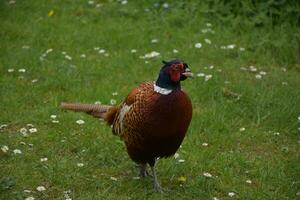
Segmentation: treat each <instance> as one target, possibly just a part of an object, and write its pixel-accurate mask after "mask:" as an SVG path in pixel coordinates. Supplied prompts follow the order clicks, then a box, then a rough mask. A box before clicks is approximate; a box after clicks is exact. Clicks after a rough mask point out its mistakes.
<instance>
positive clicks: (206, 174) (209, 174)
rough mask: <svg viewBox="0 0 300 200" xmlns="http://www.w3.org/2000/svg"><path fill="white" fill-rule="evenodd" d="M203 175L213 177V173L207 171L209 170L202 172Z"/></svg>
mask: <svg viewBox="0 0 300 200" xmlns="http://www.w3.org/2000/svg"><path fill="white" fill-rule="evenodd" d="M203 176H205V177H207V178H212V177H213V175H211V173H209V172H204V173H203Z"/></svg>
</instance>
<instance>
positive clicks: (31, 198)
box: [25, 196, 35, 200]
mask: <svg viewBox="0 0 300 200" xmlns="http://www.w3.org/2000/svg"><path fill="white" fill-rule="evenodd" d="M25 200H35V198H34V197H32V196H30V197H26V198H25Z"/></svg>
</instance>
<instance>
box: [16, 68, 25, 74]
mask: <svg viewBox="0 0 300 200" xmlns="http://www.w3.org/2000/svg"><path fill="white" fill-rule="evenodd" d="M18 72H21V73H25V72H26V69H24V68H22V69H18Z"/></svg>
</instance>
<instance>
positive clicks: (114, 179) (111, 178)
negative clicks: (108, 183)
mask: <svg viewBox="0 0 300 200" xmlns="http://www.w3.org/2000/svg"><path fill="white" fill-rule="evenodd" d="M110 180H113V181H117V180H118V179H117V178H115V177H113V176H111V177H110Z"/></svg>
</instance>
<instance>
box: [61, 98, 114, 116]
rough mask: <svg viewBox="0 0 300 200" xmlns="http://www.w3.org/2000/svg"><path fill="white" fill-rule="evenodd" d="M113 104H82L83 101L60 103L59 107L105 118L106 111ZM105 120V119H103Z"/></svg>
mask: <svg viewBox="0 0 300 200" xmlns="http://www.w3.org/2000/svg"><path fill="white" fill-rule="evenodd" d="M112 107H113V106H109V105H100V104H83V103H65V102H63V103H61V108H63V109H66V110H72V111H75V112H85V113H87V114H89V115H92V116H94V117H96V118H102V119H105V118H106V112H107V111H108V110H109V109H111V108H112ZM105 120H106V119H105Z"/></svg>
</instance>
